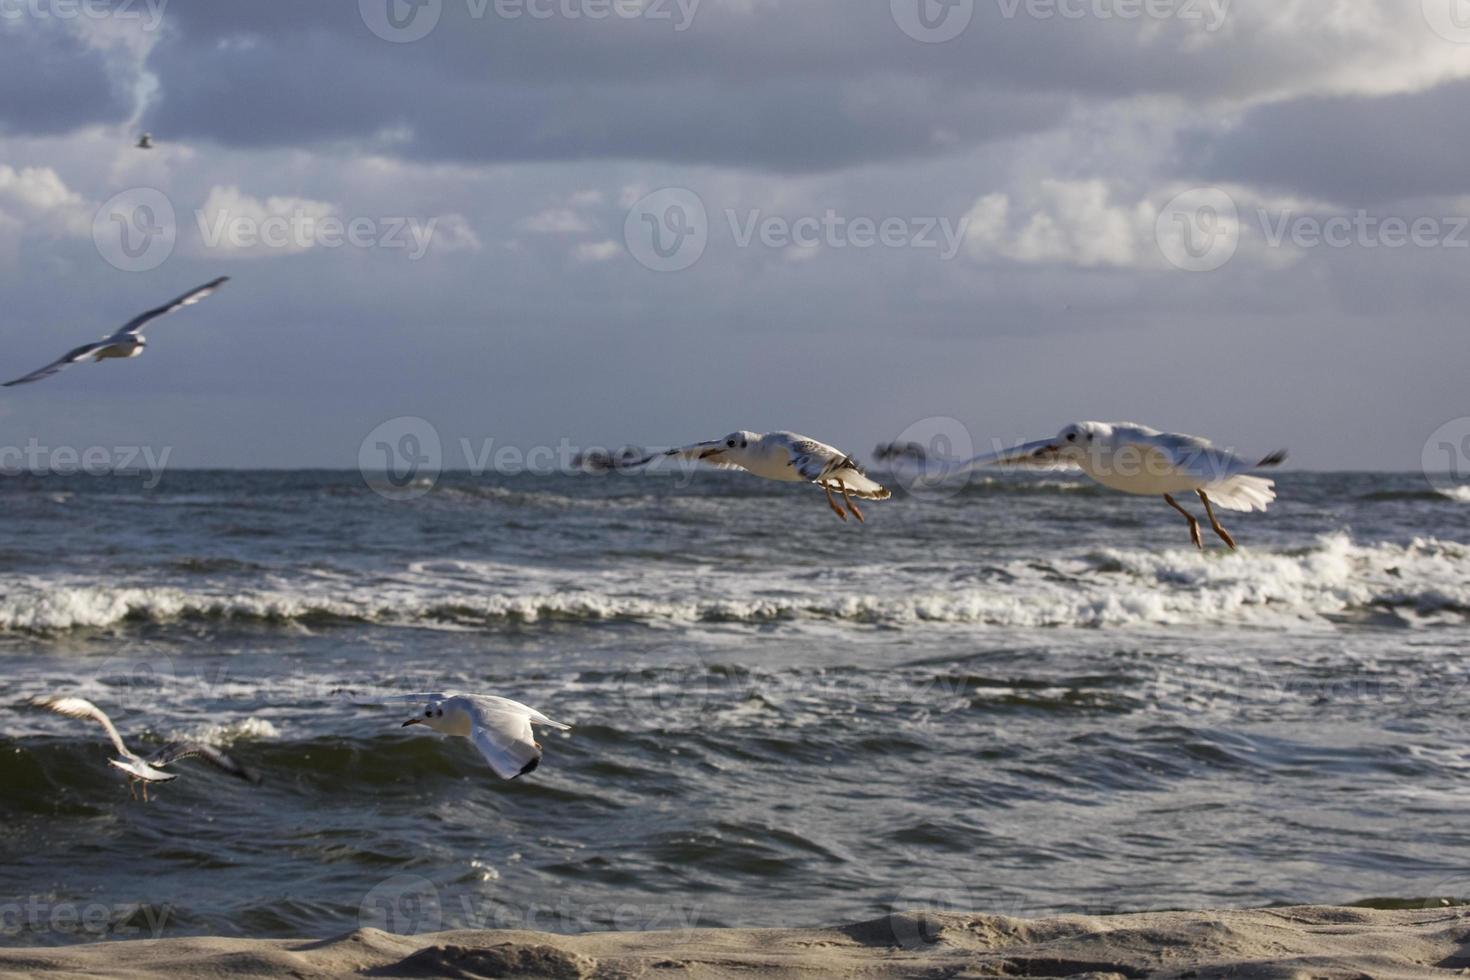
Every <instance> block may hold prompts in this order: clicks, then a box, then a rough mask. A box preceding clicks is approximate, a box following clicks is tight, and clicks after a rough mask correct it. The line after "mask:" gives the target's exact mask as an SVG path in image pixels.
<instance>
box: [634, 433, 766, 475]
mask: <svg viewBox="0 0 1470 980" xmlns="http://www.w3.org/2000/svg"><path fill="white" fill-rule="evenodd" d="M724 447H725V443H724V440H722V439H711V440H709V441H708V442H694V443H690V444H689V445H687V446H675V447H674V448H673V449H665V450H662V451H660V452H656V453H648V454H646V455H644V456H640V457H637V458H636V459H630V460H627V461H622V460H619V461H616V462H614V463H613V465H612V467H611V469H618V470H622V469H632V468H633V467H636V466H647V465H648V464H649V463H652V462H654V461H655V460H659V459H662V458H664V457H666V456H676V457H678V458H680V459H689V460H697V461H699V462H701V463H703V464H704V465H705V466H713V467H715V468H717V469H722V470H738V469H741V468H742V467H740V466H738V465H736V464H735V463H729V462H726V461H724V460H719V459H704V458H703V456H704V454H705V453H708V452H711V451H718V450H720V449H723V448H724Z"/></svg>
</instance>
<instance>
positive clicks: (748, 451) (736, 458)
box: [618, 432, 891, 522]
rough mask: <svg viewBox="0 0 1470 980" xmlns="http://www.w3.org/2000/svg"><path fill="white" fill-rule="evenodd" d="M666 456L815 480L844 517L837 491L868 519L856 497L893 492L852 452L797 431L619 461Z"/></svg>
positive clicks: (731, 438)
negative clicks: (877, 480) (858, 462)
mask: <svg viewBox="0 0 1470 980" xmlns="http://www.w3.org/2000/svg"><path fill="white" fill-rule="evenodd" d="M660 455H663V456H679V457H681V458H683V459H694V460H699V461H700V462H702V463H708V464H709V465H711V466H721V467H733V468H736V469H742V470H745V471H746V472H747V473H754V474H755V475H756V476H761V477H765V478H766V479H767V480H779V481H781V482H783V483H815V484H816V485H817V486H819V487H821V488H822V489H823V490H824V491H826V493H827V504H828V505H829V506H830V507H831V508H832V510H833V511H834V512H836V514H837V516H838V517H840V518H842V519H843V520H844V521H845V520H847V514H846V513H844V512H843V510H842V507H841V505H839V504H838V503H837V499H836V498H835V497H833V496H832V491H833V490H836V491H837V492H838V493H840V494H842V499H843V502H844V503H846V504H847V509H848V510H849V511H851V512H852V516H853V517H856V518H857V519H858V521H860V522H865V518H864V517H863V512H862V511H860V510H858V507H857V504H855V503H853V502H852V498H853V497H857V498H859V499H861V500H887V499H888V498H889V496H891V494H890V493H889V491H888V490H887V489H886V488H884V487H883V486H882V485H880V484H879V483H877V482H876V481H875V480H873V479H872V478H870V477H869V476H868V475H867V474H866V473H864V472H863V470H862V467H860V466H858V464H857V461H856V460H854V459H853V458H852V457H851V456H849V455H848V454H847V453H845V452H843V451H842V450H840V449H837V448H836V447H834V446H829V445H827V444H826V443H825V442H818V441H817V440H815V439H810V438H808V437H806V436H803V435H798V434H797V433H795V432H767V433H765V434H764V435H761V434H758V433H755V432H732V433H730V434H729V435H728V436H726V437H725V438H723V439H711V440H710V441H709V442H696V443H694V444H693V445H690V446H681V447H679V448H676V449H667V450H665V451H664V452H663V453H654V454H652V455H649V456H644V457H643V458H642V459H635V460H630V461H627V462H620V463H618V468H622V467H628V466H642V465H644V464H645V463H651V462H653V461H654V460H655V459H657V458H658V457H659V456H660Z"/></svg>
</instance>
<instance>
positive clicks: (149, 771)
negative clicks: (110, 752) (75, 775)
mask: <svg viewBox="0 0 1470 980" xmlns="http://www.w3.org/2000/svg"><path fill="white" fill-rule="evenodd" d="M31 703H32V704H34V705H36V706H37V707H39V708H49V709H50V710H52V711H54V712H56V713H57V714H60V715H66V716H67V717H68V718H84V719H89V720H91V721H95V722H97V724H99V725H101V726H102V730H103V731H104V732H106V733H107V738H108V739H109V740H110V741H111V742H112V747H113V748H114V749H116V750H117V755H118V757H117V758H116V759H108V760H107V763H108V765H111V766H115V767H117V768H118V769H121V770H122V771H123V772H125V773H127V774H128V793H129V794H130V795H134V796H136V790H137V787H138V784H139V783H141V784H142V785H143V799H144V801H145V802H146V801H147V799H148V784H149V783H166V782H168V781H169V780H171V779H178V778H179V774H178V773H176V772H165V771H164V770H163V769H162V768H161V767H162V766H166V765H169V764H170V763H172V762H177V761H178V760H180V759H191V758H200V759H203V760H204V761H205V762H208V763H209V764H210V765H212V766H214V767H215V768H217V769H220V770H222V771H224V772H227V773H229V774H230V775H231V776H237V777H239V778H240V779H244V780H247V781H249V782H252V783H258V782H260V777H259V776H257V775H256V774H255V773H254V772H252V771H251V770H249V769H246V768H245V767H244V766H242V765H240V763H238V762H236V761H235V760H234V759H232V758H230V757H229V756H228V755H226V754H225V753H223V752H221V751H220V750H219V749H216V748H214V747H213V746H210V745H205V744H203V743H201V742H171V743H169V744H168V745H165V746H164V747H163V748H161V749H159V750H158V751H157V752H155V753H154V754H153V755H151V756H149V757H148V758H147V759H144V758H143V757H142V756H140V755H138V754H137V753H136V752H134V751H132V750H131V749H129V748H128V747H127V745H126V744H124V742H123V740H122V736H121V735H119V734H118V733H117V728H116V727H114V726H113V724H112V719H111V718H109V717H107V713H106V712H104V711H103V710H102V709H101V708H99V707H97V706H96V705H95V704H93V703H92V702H91V701H88V700H87V699H86V698H71V697H40V698H36V699H35V700H34V701H33V702H31Z"/></svg>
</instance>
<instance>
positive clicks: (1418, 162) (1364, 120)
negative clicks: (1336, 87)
mask: <svg viewBox="0 0 1470 980" xmlns="http://www.w3.org/2000/svg"><path fill="white" fill-rule="evenodd" d="M1467 116H1470V81H1459V82H1451V83H1448V84H1444V85H1440V86H1438V87H1437V88H1433V89H1430V90H1428V91H1425V92H1416V93H1413V94H1408V95H1390V96H1382V97H1379V98H1368V97H1337V98H1315V99H1298V100H1295V101H1292V102H1286V103H1281V104H1273V105H1265V106H1260V107H1258V108H1256V109H1254V110H1252V111H1251V112H1249V113H1248V114H1247V115H1246V116H1245V118H1244V119H1243V120H1242V122H1241V123H1240V125H1238V126H1236V127H1235V128H1234V129H1232V130H1230V131H1229V132H1228V133H1226V134H1224V135H1223V136H1222V137H1220V138H1219V139H1218V140H1216V141H1212V140H1210V139H1209V138H1207V137H1202V136H1199V135H1197V134H1196V135H1194V136H1190V137H1186V138H1185V139H1184V141H1183V145H1184V147H1185V148H1186V154H1187V155H1191V156H1193V157H1194V158H1195V160H1196V162H1197V165H1198V169H1199V172H1200V173H1201V175H1202V176H1203V177H1204V178H1205V179H1208V180H1217V181H1231V182H1237V183H1254V184H1258V185H1260V186H1263V187H1270V188H1274V189H1278V190H1287V191H1292V192H1295V193H1298V194H1303V195H1308V196H1311V197H1315V198H1323V199H1326V200H1329V201H1333V202H1337V203H1342V204H1354V205H1366V204H1373V203H1381V202H1384V201H1391V200H1398V199H1404V198H1416V197H1432V196H1436V195H1453V194H1466V193H1470V167H1467V166H1466V161H1467V160H1470V129H1467V128H1466V127H1465V125H1464V120H1465V119H1466V118H1467Z"/></svg>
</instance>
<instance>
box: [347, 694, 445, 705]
mask: <svg viewBox="0 0 1470 980" xmlns="http://www.w3.org/2000/svg"><path fill="white" fill-rule="evenodd" d="M337 693H339V694H341V695H342V697H343V698H344V699H346V700H347V701H350V702H351V703H353V704H363V705H366V704H428V703H429V702H431V701H445V700H448V699H449V698H452V697H454V696H455V695H456V694H457V693H458V692H457V691H435V692H432V693H425V694H388V695H375V696H371V697H365V696H361V695H359V694H357V693H356V692H355V691H339V692H337Z"/></svg>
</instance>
